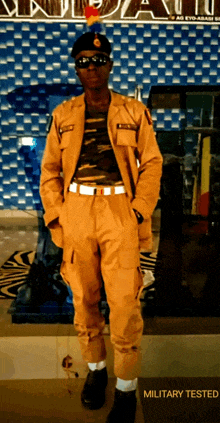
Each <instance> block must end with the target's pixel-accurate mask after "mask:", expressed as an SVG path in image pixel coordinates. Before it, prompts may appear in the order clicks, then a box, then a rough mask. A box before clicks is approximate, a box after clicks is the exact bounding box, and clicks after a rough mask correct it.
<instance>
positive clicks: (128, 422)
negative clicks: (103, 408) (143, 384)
mask: <svg viewBox="0 0 220 423" xmlns="http://www.w3.org/2000/svg"><path fill="white" fill-rule="evenodd" d="M135 392H136V391H130V392H122V391H119V389H117V388H116V389H115V398H114V404H113V407H112V409H111V411H110V413H109V415H108V417H107V420H106V423H134V422H135V413H136V405H137V398H136V395H135Z"/></svg>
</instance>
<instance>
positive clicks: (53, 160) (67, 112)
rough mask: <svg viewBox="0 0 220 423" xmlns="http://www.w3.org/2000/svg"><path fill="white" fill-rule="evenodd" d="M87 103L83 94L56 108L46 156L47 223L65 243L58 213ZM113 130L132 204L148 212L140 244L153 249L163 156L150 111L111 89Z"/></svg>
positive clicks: (43, 182) (43, 194)
mask: <svg viewBox="0 0 220 423" xmlns="http://www.w3.org/2000/svg"><path fill="white" fill-rule="evenodd" d="M85 107H86V105H85V100H84V94H82V95H80V96H79V97H75V98H73V99H71V100H68V101H65V102H63V103H62V104H61V105H59V106H58V107H56V109H55V110H54V112H53V121H52V125H51V128H50V131H49V134H48V137H47V143H46V148H45V152H44V157H43V160H42V173H41V182H40V194H41V198H42V202H43V206H44V210H45V214H44V219H45V224H46V225H47V226H48V227H49V228H50V230H51V234H52V239H53V241H54V243H55V244H56V245H57V246H58V247H60V248H62V247H63V239H62V227H61V226H60V225H59V220H58V218H59V216H60V212H61V209H62V205H63V202H64V201H65V198H66V194H67V192H68V188H69V186H70V183H71V180H72V177H73V175H74V173H75V170H76V166H77V163H78V159H79V156H80V151H81V146H82V141H83V135H84V125H85ZM108 134H109V138H110V142H111V145H112V148H113V150H114V153H115V157H116V160H117V163H118V167H119V170H120V172H121V176H122V179H123V182H124V185H125V188H126V192H127V195H128V197H129V199H130V202H131V206H132V208H134V209H136V210H137V211H138V212H139V213H141V214H142V216H143V217H144V222H143V223H142V224H140V225H139V247H140V248H145V249H147V250H149V251H150V250H151V248H152V233H151V216H152V213H153V210H154V208H155V206H156V204H157V201H158V197H159V189H160V178H161V173H162V156H161V153H160V151H159V148H158V145H157V142H156V138H155V134H154V130H153V125H152V121H151V117H150V114H149V112H148V110H147V109H146V107H145V106H144V105H143V104H142V103H141V102H139V101H137V100H134V99H131V98H129V97H126V96H122V95H121V94H117V93H115V92H113V91H111V102H110V106H109V111H108ZM73 219H74V213H73Z"/></svg>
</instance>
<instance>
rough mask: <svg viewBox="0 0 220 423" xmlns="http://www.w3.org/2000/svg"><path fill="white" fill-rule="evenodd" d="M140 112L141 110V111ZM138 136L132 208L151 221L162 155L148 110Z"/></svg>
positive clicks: (142, 117) (142, 118)
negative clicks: (136, 167)
mask: <svg viewBox="0 0 220 423" xmlns="http://www.w3.org/2000/svg"><path fill="white" fill-rule="evenodd" d="M139 110H140V109H139ZM139 119H140V124H139V130H138V134H137V146H138V147H137V154H138V157H137V158H138V161H139V168H138V172H139V176H138V181H137V184H136V189H135V197H134V199H133V201H132V203H131V205H132V207H133V208H134V209H136V210H137V211H138V212H139V213H141V214H142V216H143V217H144V219H149V218H151V216H152V213H153V211H154V209H155V207H156V204H157V201H158V198H159V192H160V179H161V175H162V162H163V159H162V155H161V153H160V150H159V147H158V144H157V141H156V137H155V134H154V129H153V124H152V120H151V116H150V113H149V111H148V109H146V108H145V107H142V112H141V117H140V118H139Z"/></svg>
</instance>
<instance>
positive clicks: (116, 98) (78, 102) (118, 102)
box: [72, 90, 126, 107]
mask: <svg viewBox="0 0 220 423" xmlns="http://www.w3.org/2000/svg"><path fill="white" fill-rule="evenodd" d="M110 94H111V102H110V106H114V107H118V106H122V105H123V104H124V103H125V102H126V97H125V96H123V95H121V94H118V93H116V92H115V91H112V90H110ZM81 106H85V93H83V94H81V95H79V96H78V97H74V98H73V99H72V107H81Z"/></svg>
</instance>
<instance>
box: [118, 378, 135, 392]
mask: <svg viewBox="0 0 220 423" xmlns="http://www.w3.org/2000/svg"><path fill="white" fill-rule="evenodd" d="M116 388H117V389H119V390H120V391H123V392H129V391H135V389H136V388H137V378H136V379H133V380H124V379H120V378H119V377H118V378H117V383H116Z"/></svg>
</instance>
